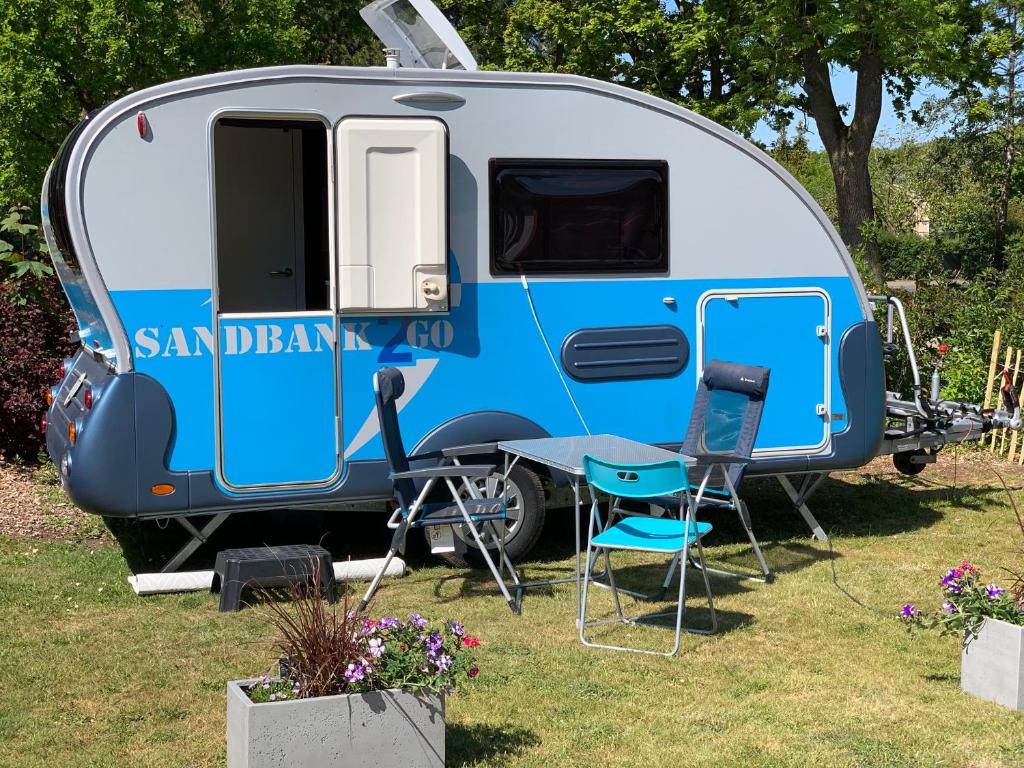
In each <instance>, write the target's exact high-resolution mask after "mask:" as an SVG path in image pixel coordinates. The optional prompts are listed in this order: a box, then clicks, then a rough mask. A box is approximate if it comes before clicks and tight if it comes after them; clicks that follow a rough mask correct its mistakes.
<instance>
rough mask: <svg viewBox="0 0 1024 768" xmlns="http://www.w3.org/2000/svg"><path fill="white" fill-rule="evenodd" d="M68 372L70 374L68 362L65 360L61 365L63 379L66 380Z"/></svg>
mask: <svg viewBox="0 0 1024 768" xmlns="http://www.w3.org/2000/svg"><path fill="white" fill-rule="evenodd" d="M67 372H68V364H67V361H66V360H64V361H62V362H61V364H60V377H61V378H62V379H63V378H64V374H66V373H67Z"/></svg>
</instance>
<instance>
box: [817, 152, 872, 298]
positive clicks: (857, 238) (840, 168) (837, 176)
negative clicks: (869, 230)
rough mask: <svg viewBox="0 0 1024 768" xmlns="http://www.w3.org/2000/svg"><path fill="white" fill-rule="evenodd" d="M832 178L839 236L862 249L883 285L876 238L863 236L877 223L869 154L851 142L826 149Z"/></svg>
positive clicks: (853, 246) (852, 245)
mask: <svg viewBox="0 0 1024 768" xmlns="http://www.w3.org/2000/svg"><path fill="white" fill-rule="evenodd" d="M826 151H827V152H828V160H829V164H830V165H831V166H832V179H833V181H834V183H835V188H836V208H837V210H838V213H839V234H840V235H841V236H842V238H843V242H844V243H846V245H847V246H848V247H849V248H850V249H851V250H853V249H855V248H862V249H863V251H864V258H865V260H866V261H867V263H868V266H869V267H870V268H871V275H872V277H874V278H875V280H876V281H877V282H878V283H879V284H881V283H882V282H883V281H884V278H883V275H882V263H881V259H880V257H879V253H878V244H877V243H876V242H875V239H874V238H873V237H867V238H866V237H864V234H863V232H861V226H862V225H863V224H865V223H866V222H871V221H874V220H875V201H874V195H873V193H872V191H871V174H870V172H869V171H868V153H867V152H866V151H856V149H854V148H851V147H850V142H849V141H848V140H846V139H842V140H840V141H839V142H838V144H837V145H836V146H834V147H833V148H828V147H826Z"/></svg>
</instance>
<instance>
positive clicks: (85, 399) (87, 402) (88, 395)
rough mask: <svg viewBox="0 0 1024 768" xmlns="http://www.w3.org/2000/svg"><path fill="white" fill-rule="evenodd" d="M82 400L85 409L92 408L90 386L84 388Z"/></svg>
mask: <svg viewBox="0 0 1024 768" xmlns="http://www.w3.org/2000/svg"><path fill="white" fill-rule="evenodd" d="M82 402H83V403H84V404H85V410H87V411H88V410H89V409H91V408H92V387H86V388H85V394H84V395H82Z"/></svg>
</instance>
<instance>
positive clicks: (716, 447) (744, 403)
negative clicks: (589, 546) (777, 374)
mask: <svg viewBox="0 0 1024 768" xmlns="http://www.w3.org/2000/svg"><path fill="white" fill-rule="evenodd" d="M770 373H771V371H770V370H769V369H768V368H762V367H760V366H756V365H741V364H739V363H727V362H723V361H721V360H709V361H708V362H707V363H706V364H705V365H704V371H703V373H702V375H701V378H700V382H699V383H698V385H697V396H696V398H695V400H694V404H693V412H692V415H691V416H690V426H689V429H688V430H687V432H686V439H685V440H684V441H683V445H682V447H681V448H680V453H683V454H685V455H687V456H692V457H693V458H695V459H697V463H696V464H695V465H692V466H690V467H689V468H688V471H689V478H690V487H691V488H697V487H698V486H699V485H701V483H702V482H703V481H704V479H705V478H707V481H708V485H707V489H706V492H705V493H704V494H703V495H702V497H701V501H700V506H701V507H706V508H712V509H714V508H717V509H729V510H735V511H736V512H737V514H738V515H739V519H740V523H741V524H742V525H743V529H744V531H746V534H747V538H749V539H750V544H751V546H752V547H753V549H754V555H755V557H756V558H757V563H758V566H759V567H760V570H761V577H760V579H758V577H755V576H752V575H749V574H744V573H736V572H733V571H724V570H718V569H714V568H712V569H710V570H711V571H712V572H713V573H720V574H724V575H726V576H736V577H740V578H749V579H754V580H763V581H771V579H772V578H773V577H772V572H771V570H770V569H769V568H768V564H767V563H766V562H765V559H764V554H763V553H762V552H761V546H760V545H759V544H758V542H757V538H756V537H755V536H754V531H753V528H752V527H751V523H750V512H749V510H748V509H747V505H746V502H744V501H743V500H742V499H741V498H740V495H739V492H738V489H739V487H740V484H741V483H742V482H743V476H744V474H745V473H746V470H747V466H748V464H749V463H750V456H751V453H752V452H753V450H754V442H755V441H756V440H757V432H758V428H759V427H760V425H761V414H762V412H763V411H764V402H765V396H766V395H767V394H768V379H769V375H770ZM645 501H646V502H647V503H648V504H650V505H652V506H653V507H660V508H662V509H664V510H666V511H668V512H674V511H675V510H677V509H678V508H679V497H678V496H659V497H652V498H649V499H645ZM698 511H699V510H698ZM614 512H615V513H618V514H625V515H629V514H636V513H635V511H631V510H629V509H624V508H621V507H617V508H616V509H615V510H614ZM675 566H676V561H673V562H672V566H671V568H670V569H669V572H668V575H667V576H666V578H665V583H664V585H663V587H662V591H661V592H660V593H658V595H657V596H656V597H662V596H664V594H665V592H666V591H667V590H668V586H669V582H670V581H671V579H672V573H673V571H674V570H675Z"/></svg>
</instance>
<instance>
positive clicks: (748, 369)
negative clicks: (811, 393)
mask: <svg viewBox="0 0 1024 768" xmlns="http://www.w3.org/2000/svg"><path fill="white" fill-rule="evenodd" d="M770 373H771V371H770V370H769V369H768V368H762V367H761V366H758V365H741V364H739V363H726V362H723V361H721V360H709V361H708V362H707V363H706V364H705V366H704V373H703V375H702V376H701V379H700V383H699V384H698V385H697V397H696V399H695V401H694V404H693V415H692V416H691V417H690V427H689V429H688V430H687V432H686V439H685V440H684V441H683V447H682V448H681V449H680V450H681V452H682V453H685V454H687V455H689V456H701V455H708V454H715V453H734V454H737V455H739V456H750V454H751V453H752V452H753V450H754V441H755V440H756V439H757V430H758V428H759V427H760V426H761V413H762V412H763V411H764V400H765V396H766V395H767V394H768V378H769V374H770ZM745 471H746V466H745V465H743V464H733V465H731V466H730V467H729V470H728V472H729V479H730V480H731V481H732V483H733V485H734V486H736V487H739V484H740V483H741V482H742V480H743V474H744V472H745Z"/></svg>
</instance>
